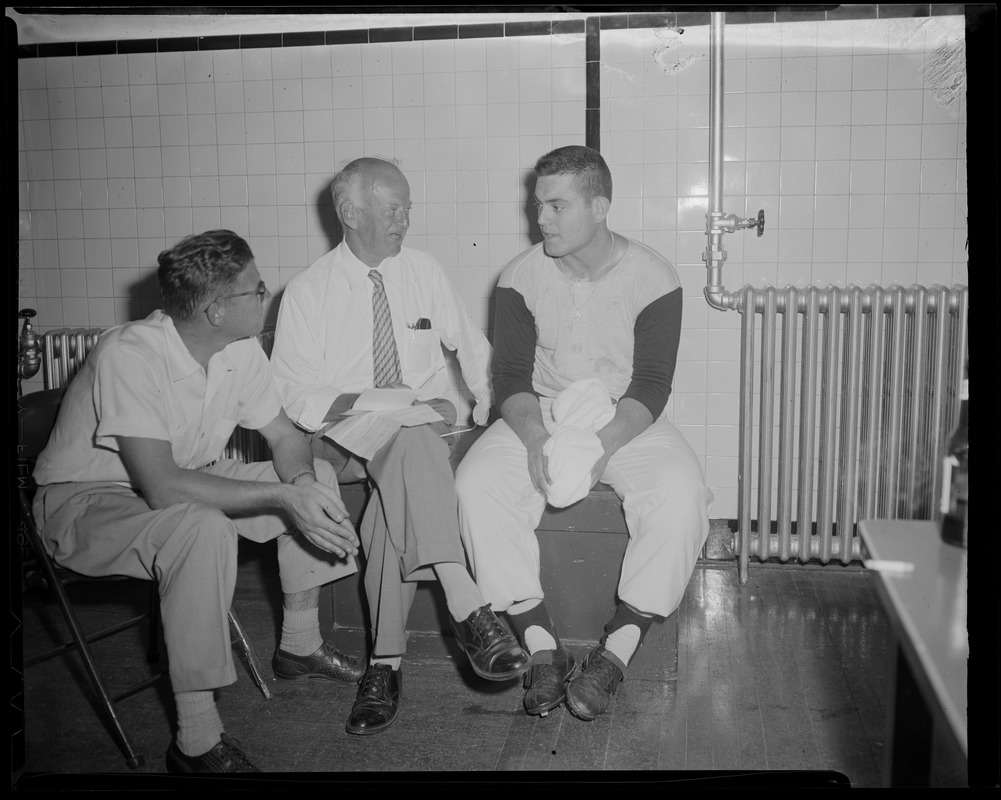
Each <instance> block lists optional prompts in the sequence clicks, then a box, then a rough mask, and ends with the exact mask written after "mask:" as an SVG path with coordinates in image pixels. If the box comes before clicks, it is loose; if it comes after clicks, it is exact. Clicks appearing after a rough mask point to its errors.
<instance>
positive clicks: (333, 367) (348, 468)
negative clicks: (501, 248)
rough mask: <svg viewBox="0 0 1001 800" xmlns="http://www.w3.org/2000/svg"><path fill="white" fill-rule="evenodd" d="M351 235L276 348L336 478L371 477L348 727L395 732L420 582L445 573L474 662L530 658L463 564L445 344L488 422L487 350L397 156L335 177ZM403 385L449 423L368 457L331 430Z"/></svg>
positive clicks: (299, 296)
mask: <svg viewBox="0 0 1001 800" xmlns="http://www.w3.org/2000/svg"><path fill="white" fill-rule="evenodd" d="M330 193H331V196H332V198H333V202H334V208H335V211H336V213H337V218H338V220H339V221H340V223H341V226H342V227H343V229H344V240H343V241H342V242H341V243H340V244H339V245H338V246H337V247H336V248H334V250H332V251H331V252H329V253H327V254H326V255H324V256H322V257H321V258H320V259H318V260H317V261H316V262H315V263H314V264H313V265H312V266H310V267H309V268H308V269H306V270H304V271H303V272H301V273H300V274H298V275H296V276H295V277H294V278H293V279H292V280H291V281H289V283H288V285H287V287H286V289H285V293H284V296H283V298H282V303H281V308H280V311H279V315H278V326H277V330H276V334H275V345H274V350H273V353H272V357H271V363H272V368H273V371H274V374H275V378H276V383H277V385H278V387H279V391H280V392H281V393H282V395H283V398H284V401H285V408H286V409H287V412H288V414H289V416H290V417H291V418H292V420H293V421H294V422H295V423H296V424H297V425H298V426H299V427H300V428H302V429H303V430H305V431H307V432H308V435H309V437H310V441H311V443H312V447H313V453H314V455H316V456H317V457H319V458H324V459H326V460H327V461H329V462H330V463H331V464H332V465H333V466H334V468H335V470H336V471H337V475H338V480H339V481H340V482H341V483H348V482H353V481H358V480H366V479H367V480H368V481H369V482H370V485H371V487H372V496H371V498H370V500H369V502H368V504H367V505H366V509H365V512H364V515H363V517H362V521H361V525H360V528H359V537H360V539H361V543H362V547H363V549H364V552H365V556H366V561H367V565H366V569H365V578H364V585H365V593H366V597H367V600H368V607H369V610H370V613H371V615H372V620H371V622H372V628H373V632H374V643H373V648H372V654H371V658H370V664H369V667H368V670H367V671H366V673H365V676H364V677H363V678H362V681H361V684H360V687H359V691H358V696H357V698H356V700H355V703H354V706H353V708H352V711H351V714H350V716H349V718H348V722H347V726H346V727H347V731H348V732H349V733H354V734H371V733H377V732H379V731H381V730H384V729H386V728H387V727H388V726H389V725H391V724H392V723H393V722H394V721H395V720H396V718H397V715H398V713H399V703H400V694H401V688H402V670H401V668H400V664H401V659H402V656H403V654H404V652H405V650H406V622H407V615H408V613H409V611H410V606H411V604H412V602H413V598H414V594H415V591H416V582H417V581H421V580H438V581H439V582H440V583H441V586H442V589H443V590H444V593H445V599H446V602H447V604H448V610H449V613H450V615H451V617H452V626H453V629H454V630H455V632H456V635H457V637H458V639H459V641H460V643H461V644H462V645H463V647H464V649H465V652H466V654H467V655H468V656H469V659H470V662H471V664H472V666H473V669H474V671H475V672H476V673H477V674H478V675H480V676H481V677H483V678H487V679H489V680H511V679H514V678H517V677H519V676H520V675H522V674H524V672H525V671H526V670H527V669H528V666H529V662H528V655H527V654H526V653H525V652H524V651H523V650H522V649H521V647H520V646H519V645H518V643H517V641H516V640H515V639H514V637H513V636H511V634H510V633H508V631H507V630H506V629H505V628H504V627H503V626H502V625H501V623H500V622H499V620H498V619H497V617H496V616H495V615H494V613H493V611H491V610H490V607H489V606H488V605H487V604H486V603H485V602H484V600H483V596H482V594H481V593H480V591H479V589H478V588H477V586H476V584H475V582H474V581H473V579H472V578H471V577H470V574H469V572H468V570H467V568H466V557H465V552H464V550H463V548H462V543H461V539H460V536H459V529H458V515H457V500H456V496H455V486H454V481H453V476H452V469H451V466H450V464H449V445H448V444H446V441H445V439H443V438H442V437H441V434H442V433H444V432H446V431H447V429H448V427H449V426H450V425H451V424H452V423H454V421H455V419H456V412H455V407H454V406H453V405H452V403H450V402H449V401H448V400H446V399H444V398H443V395H444V394H445V393H446V392H447V390H448V389H449V380H448V367H447V364H446V361H445V358H444V354H443V353H442V345H444V346H445V347H447V348H448V349H449V350H453V351H455V352H456V353H457V356H458V361H459V364H460V367H461V370H462V376H463V379H464V380H465V382H466V385H467V386H468V388H469V390H470V391H471V392H472V394H473V396H474V398H475V407H474V409H473V418H474V421H475V422H476V423H477V424H485V423H486V420H487V416H488V413H489V409H490V404H491V385H490V373H489V369H490V358H491V348H490V344H489V343H488V342H487V340H486V337H485V336H484V335H483V334H482V332H481V331H480V330H478V329H477V328H475V327H474V326H473V325H472V323H471V321H470V319H469V315H468V314H467V313H466V310H465V308H464V307H463V303H462V300H461V298H460V297H459V295H458V293H457V292H456V290H455V287H454V286H453V285H452V283H451V282H450V281H449V279H448V277H447V276H446V274H445V271H444V269H443V268H442V266H441V265H440V264H439V263H438V262H437V261H436V260H435V259H434V258H433V257H432V256H431V255H429V254H427V253H423V252H421V251H418V250H412V249H409V248H404V247H403V240H404V237H405V236H406V233H407V229H408V227H409V225H410V206H411V202H410V186H409V184H408V182H407V179H406V178H405V177H404V175H403V173H402V172H401V171H400V170H399V169H398V168H397V167H396V166H395V165H394V164H393V163H391V162H389V161H386V160H383V159H379V158H360V159H357V160H355V161H352V162H351V163H350V164H348V165H347V166H346V167H345V168H344V169H343V170H341V172H339V173H338V174H337V175H336V176H335V177H334V179H333V182H332V183H331V187H330ZM399 386H407V387H409V388H410V389H412V390H413V391H414V392H415V394H416V397H417V400H418V401H419V402H426V403H428V404H429V405H431V407H432V408H434V409H435V411H437V412H438V413H439V414H441V416H442V417H443V419H444V422H440V423H434V424H424V425H417V426H414V427H404V428H401V429H400V430H399V431H398V432H397V433H396V434H395V435H394V436H393V438H392V439H391V440H390V441H389V442H388V443H387V444H385V445H384V446H383V447H382V448H381V449H379V450H378V451H377V452H376V453H375V454H374V455H373V456H372V457H371V458H368V459H365V458H362V457H360V456H358V455H357V454H355V453H352V452H350V451H349V450H346V449H345V448H343V447H341V446H339V445H337V444H335V443H334V442H333V441H331V440H330V439H329V438H327V437H325V436H323V433H324V432H325V431H326V430H327V429H328V428H329V427H330V426H331V425H333V424H335V423H336V422H338V421H340V420H341V419H342V417H343V415H344V412H346V411H347V410H348V409H350V408H352V406H353V405H354V403H355V401H356V400H357V398H358V396H359V394H360V393H361V392H363V391H364V390H366V389H369V388H373V387H376V388H378V387H399Z"/></svg>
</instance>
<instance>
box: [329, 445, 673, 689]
mask: <svg viewBox="0 0 1001 800" xmlns="http://www.w3.org/2000/svg"><path fill="white" fill-rule="evenodd" d="M484 430H485V428H477V429H475V430H473V431H469V432H464V433H460V434H457V435H456V437H455V438H456V442H455V444H454V446H453V448H452V469H453V470H454V469H455V468H456V467H457V466H458V464H459V462H460V461H461V460H462V457H463V456H464V455H465V454H466V452H467V451H468V450H469V448H470V446H472V444H473V442H474V441H476V439H477V438H478V437H479V436H480V434H481V433H482V432H483V431H484ZM341 496H342V497H343V499H344V503H345V505H346V506H347V508H348V511H349V512H350V513H351V517H352V520H353V521H354V522H355V524H356V525H357V523H358V521H359V520H360V518H361V513H362V510H363V509H364V507H365V503H366V502H367V500H368V492H367V488H366V485H365V484H364V483H354V484H347V485H343V486H341ZM536 533H537V535H538V537H539V553H540V557H541V561H542V576H541V577H542V586H543V589H544V590H545V592H546V604H547V605H548V607H549V610H550V613H551V614H552V617H553V620H554V621H555V622H556V624H557V626H558V628H559V632H560V636H561V637H562V638H563V639H565V640H566V641H567V642H568V643H572V644H581V645H583V644H593V643H594V642H597V641H598V639H599V638H600V637H601V634H602V628H603V626H604V624H605V622H607V621H608V619H609V618H610V617H611V616H612V614H613V613H614V611H615V603H616V587H617V586H618V580H619V569H620V567H621V564H622V556H623V554H624V553H625V548H626V542H627V541H628V538H627V537H628V532H627V531H626V522H625V517H624V516H623V513H622V503H621V502H620V501H619V498H618V496H617V495H616V494H615V492H614V491H613V490H612V488H611V487H609V486H606V485H605V484H603V483H599V484H598V485H597V486H595V488H594V489H592V490H591V492H590V494H589V495H588V496H587V497H586V498H585V499H584V500H581V501H580V502H579V503H575V504H574V505H572V506H570V507H568V508H563V509H554V508H551V507H547V508H546V511H545V513H544V514H543V516H542V521H541V522H540V523H539V527H538V528H537V529H536ZM359 564H360V566H362V567H363V558H359ZM328 592H329V599H328V603H329V605H327V604H326V603H325V604H324V605H326V606H327V607H326V608H323V607H321V611H322V612H323V614H324V616H326V615H327V614H329V619H330V624H331V626H332V627H334V628H348V629H359V628H361V629H364V628H366V627H367V626H368V615H367V608H366V602H365V596H364V590H363V588H362V584H361V573H360V572H359V573H356V574H355V575H352V576H350V577H348V578H345V579H343V580H340V581H337V582H336V583H334V584H332V585H331V586H330V587H329V588H328ZM677 618H678V615H677V612H675V613H674V614H672V615H671V616H670V617H668V618H667V619H666V620H663V621H658V622H655V623H654V625H653V626H651V628H650V631H649V632H648V633H647V636H646V639H645V640H644V645H643V647H642V648H641V649H640V651H639V653H638V654H637V656H636V658H635V660H634V661H633V663H632V664H631V665H630V674H631V675H632V676H633V677H637V678H648V679H653V680H671V679H674V678H675V677H677V669H678V625H677ZM407 630H408V631H409V633H410V637H411V640H412V641H413V640H414V638H415V637H420V638H424V637H441V636H442V634H443V633H447V635H448V636H449V637H451V628H450V626H449V623H448V610H447V608H446V606H445V599H444V595H443V594H442V592H441V589H440V587H439V586H438V585H437V584H436V583H433V582H427V583H422V584H421V585H420V587H419V588H418V590H417V596H416V598H415V600H414V605H413V607H412V609H411V612H410V619H409V621H408V625H407ZM425 644H426V642H425Z"/></svg>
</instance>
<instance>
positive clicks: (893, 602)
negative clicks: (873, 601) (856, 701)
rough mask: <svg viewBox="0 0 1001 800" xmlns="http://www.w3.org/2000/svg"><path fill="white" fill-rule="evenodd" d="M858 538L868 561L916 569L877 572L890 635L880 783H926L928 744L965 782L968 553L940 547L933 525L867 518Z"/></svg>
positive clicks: (929, 757) (929, 761)
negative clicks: (944, 753) (940, 749)
mask: <svg viewBox="0 0 1001 800" xmlns="http://www.w3.org/2000/svg"><path fill="white" fill-rule="evenodd" d="M859 534H860V536H861V537H862V542H863V544H864V547H865V552H866V554H867V558H869V559H877V560H883V561H895V562H903V563H907V564H913V565H914V570H913V571H912V572H894V571H885V570H883V571H879V572H877V588H878V591H879V594H880V598H881V600H882V602H883V605H884V607H885V609H886V612H887V614H888V616H889V620H890V628H891V631H892V635H893V641H892V643H891V644H892V647H891V651H890V652H891V654H892V655H891V662H892V664H891V673H890V674H891V680H892V681H893V686H892V691H891V693H890V700H889V709H888V711H889V714H888V736H887V741H886V744H885V747H886V751H885V752H886V759H885V770H884V779H885V782H886V784H887V785H889V786H927V785H929V776H930V772H931V771H932V769H933V768H934V767H936V766H938V764H936V763H933V752H932V743H933V739H934V740H935V741H937V742H944V743H945V746H946V749H947V750H948V751H951V752H949V753H948V755H949V756H951V757H952V760H953V761H955V762H956V763H958V764H959V765H960V767H959V772H961V777H959V779H960V780H961V781H962V782H964V783H965V781H966V780H967V779H968V778H967V766H966V765H967V758H968V747H967V663H968V660H969V655H970V647H969V639H968V637H967V625H966V586H967V584H966V575H967V564H966V560H967V554H966V551H965V550H963V549H961V548H959V547H954V546H952V545H948V544H945V543H944V542H943V541H942V539H941V537H940V535H939V529H938V525H937V524H936V523H934V522H919V521H914V520H893V521H890V520H865V521H863V522H860V523H859ZM935 756H936V757H938V756H941V753H936V754H935ZM953 776H954V779H955V777H956V776H958V773H957V772H955V771H954V772H953Z"/></svg>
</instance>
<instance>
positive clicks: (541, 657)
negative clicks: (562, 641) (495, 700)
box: [524, 647, 577, 717]
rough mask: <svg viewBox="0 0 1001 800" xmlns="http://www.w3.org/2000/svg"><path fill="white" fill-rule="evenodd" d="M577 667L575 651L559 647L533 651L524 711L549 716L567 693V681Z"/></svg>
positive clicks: (527, 677) (527, 679) (526, 679)
mask: <svg viewBox="0 0 1001 800" xmlns="http://www.w3.org/2000/svg"><path fill="white" fill-rule="evenodd" d="M576 669H577V664H576V661H575V660H574V657H573V653H571V652H569V651H567V650H564V649H563V647H559V648H558V649H556V650H540V651H539V652H538V653H535V654H533V655H532V668H531V669H530V670H529V672H528V674H527V675H525V701H524V702H525V711H527V712H528V713H529V714H538V715H539V716H543V717H544V716H546V714H548V713H549V712H550V711H552V710H553V709H554V708H556V706H558V705H559V704H560V703H562V702H563V701H564V700H565V699H566V696H567V681H569V680H570V679H571V678H572V677H573V675H574V672H575V671H576Z"/></svg>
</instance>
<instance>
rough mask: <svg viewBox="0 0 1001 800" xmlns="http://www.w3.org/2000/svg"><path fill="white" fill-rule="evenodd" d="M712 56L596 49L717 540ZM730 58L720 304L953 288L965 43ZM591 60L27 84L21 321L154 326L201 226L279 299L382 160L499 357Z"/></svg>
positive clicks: (938, 35)
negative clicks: (497, 299)
mask: <svg viewBox="0 0 1001 800" xmlns="http://www.w3.org/2000/svg"><path fill="white" fill-rule="evenodd" d="M708 33H709V29H708V26H694V27H688V28H686V30H685V32H684V34H683V35H679V34H677V33H676V32H673V31H669V30H665V29H660V30H653V29H625V30H614V31H604V32H602V34H601V60H602V69H601V107H602V111H601V149H602V151H603V153H604V154H605V157H606V159H607V160H608V162H609V165H610V166H611V168H612V172H613V176H614V179H615V190H614V194H615V197H614V201H613V210H612V215H611V222H612V226H613V227H614V228H615V229H616V230H618V231H621V232H622V233H625V234H628V235H632V236H635V237H637V238H639V239H642V240H643V241H645V242H647V243H648V244H650V245H652V246H654V247H656V248H658V249H659V250H661V251H662V252H663V253H664V254H665V255H666V256H667V257H668V259H670V260H671V261H672V262H673V263H674V264H675V265H676V267H677V269H678V272H679V274H680V276H681V278H682V281H683V283H684V287H685V293H686V303H685V324H684V334H683V341H682V345H681V352H680V356H679V364H678V370H677V373H676V376H675V386H674V395H673V397H672V400H671V412H672V414H673V418H674V420H675V422H676V424H678V425H679V426H680V427H681V428H682V430H683V431H684V432H685V435H686V437H687V438H688V440H689V442H690V443H691V444H692V446H693V448H694V449H695V451H696V452H697V453H698V455H699V456H700V457H701V458H702V460H703V464H704V466H705V469H706V473H707V477H708V479H709V483H710V484H711V485H712V487H713V490H714V492H715V493H716V497H717V502H716V505H715V507H714V509H713V516H714V517H723V518H726V517H734V516H736V485H737V471H736V454H737V435H736V433H737V431H736V426H737V396H736V392H737V358H738V349H739V347H738V346H739V330H738V326H739V317H738V315H737V313H736V312H719V311H715V310H713V309H711V308H710V307H709V306H708V305H707V304H706V302H705V300H704V299H703V295H702V286H703V285H704V284H705V268H704V264H703V262H702V261H701V253H702V251H703V250H704V248H705V245H706V237H705V216H704V215H705V213H706V208H707V183H708V159H709V99H708V92H709V60H708V56H709V47H708V45H709V35H708ZM725 35H726V39H725V42H726V43H725V54H726V65H725V82H726V97H725V124H726V130H725V136H724V149H725V158H726V164H725V175H724V179H725V181H724V194H725V202H724V205H725V208H724V210H725V211H726V212H728V213H737V214H739V215H740V216H742V217H745V216H753V215H755V214H757V211H758V209H762V208H763V209H764V210H765V214H766V220H767V227H766V232H765V235H764V236H762V237H760V238H758V237H757V236H755V234H754V233H753V232H749V231H740V232H738V233H735V234H729V235H727V236H726V237H725V238H724V247H725V248H726V250H727V252H728V259H727V261H726V265H725V269H724V273H723V279H724V283H725V284H726V286H727V288H729V289H732V290H735V289H737V288H739V287H740V286H741V285H743V284H745V283H752V284H762V285H764V284H777V285H786V284H795V285H809V284H811V283H815V284H824V285H826V284H829V283H836V284H841V285H844V284H847V283H858V284H862V285H868V284H871V283H882V284H890V283H905V284H910V283H915V282H920V283H923V284H926V285H931V284H934V283H945V284H952V283H954V282H958V283H965V282H966V255H965V250H964V244H965V240H966V206H967V199H966V161H965V152H966V149H965V135H966V129H965V97H963V96H962V95H961V94H959V96H958V97H957V98H956V99H955V101H954V102H953V103H952V104H951V105H946V104H945V103H944V100H948V99H949V97H948V96H944V97H936V91H935V90H936V88H937V87H935V86H932V85H930V84H929V79H928V75H930V74H931V71H930V70H929V69H928V65H929V64H930V63H931V62H935V61H936V59H941V58H942V57H943V54H944V53H947V52H949V51H948V48H949V47H950V46H953V47H954V45H955V42H956V41H958V42H959V43H960V44H961V42H962V36H963V21H962V18H960V17H934V18H914V19H899V20H865V21H846V22H820V23H818V22H796V23H777V24H768V25H727V26H726V29H725ZM584 44H585V40H584V34H572V35H560V36H552V37H546V36H526V37H518V38H492V39H461V40H436V41H424V42H420V41H418V42H399V43H391V44H364V45H361V44H350V45H336V46H332V47H302V48H295V47H286V48H278V49H246V50H231V51H213V52H186V53H156V54H130V55H104V56H85V57H64V58H38V59H22V60H21V61H19V63H18V80H19V88H20V92H19V105H18V115H19V120H20V126H19V141H18V159H19V164H18V166H19V172H18V180H19V198H20V204H19V211H20V240H21V241H20V248H19V258H20V263H19V292H20V306H21V307H24V306H31V307H33V308H35V309H37V311H38V318H37V320H36V322H37V323H38V326H39V328H40V329H41V330H48V329H51V328H57V327H62V326H107V325H111V324H115V323H120V322H126V321H128V320H132V319H136V318H139V317H141V316H144V315H145V314H147V313H149V311H151V310H152V309H153V308H155V307H157V305H158V301H157V291H156V283H155V275H154V273H155V268H156V255H157V253H159V252H160V250H162V249H164V248H165V247H167V246H169V245H170V244H172V243H173V242H175V241H176V240H178V239H180V238H181V237H183V236H185V235H187V234H189V233H192V232H196V231H202V230H206V229H209V228H214V227H228V228H232V229H234V230H236V231H237V232H239V233H241V234H244V235H245V236H246V237H247V239H248V241H249V242H250V244H251V247H252V248H253V250H254V252H255V255H256V256H257V263H258V265H259V267H260V269H261V273H262V276H263V277H264V279H265V280H266V281H267V282H268V284H269V286H271V287H273V289H281V287H282V286H284V284H285V283H286V282H287V281H288V279H289V278H290V277H291V276H292V275H294V274H295V273H296V272H298V271H299V270H301V269H302V268H303V267H305V266H307V265H308V264H309V263H310V262H311V261H312V260H314V259H315V258H316V257H318V256H319V255H320V254H322V253H323V252H325V251H326V250H328V249H329V248H330V247H331V246H332V244H333V243H334V241H333V240H332V238H331V236H332V233H333V230H334V228H333V224H332V223H333V214H332V209H331V207H330V205H329V200H328V197H327V194H326V188H327V185H328V184H329V180H330V177H331V175H332V174H333V172H335V171H336V170H337V168H338V167H339V166H341V165H343V164H344V163H346V162H347V161H349V160H351V159H353V158H355V157H357V156H360V155H382V156H390V157H394V158H396V159H398V160H399V162H400V165H401V167H402V169H403V170H404V172H405V173H406V174H407V176H408V178H409V180H410V184H411V190H412V195H413V199H414V201H415V206H414V213H413V215H412V227H411V230H410V233H409V235H408V240H407V241H408V244H409V245H410V246H413V247H417V248H422V249H427V250H429V251H431V252H432V253H434V254H435V255H436V256H437V257H438V259H439V260H440V261H441V262H442V263H443V264H444V265H445V266H446V267H447V268H448V270H449V272H450V274H451V275H452V277H453V278H454V280H455V282H456V284H457V286H458V288H459V291H460V293H461V294H462V296H463V297H464V298H465V300H466V302H467V305H468V309H469V313H470V314H471V316H472V318H473V319H474V320H475V321H476V322H477V324H479V325H480V326H481V327H482V328H483V329H484V331H487V330H488V324H489V307H488V298H489V296H490V294H491V291H492V288H493V284H494V282H495V280H496V277H497V274H498V272H499V270H500V269H501V268H502V267H503V265H504V264H505V263H506V262H507V260H508V259H510V258H511V257H512V256H513V255H515V254H516V253H517V252H519V251H520V250H521V249H523V248H524V247H525V246H527V245H528V244H529V231H530V220H529V218H528V216H527V215H526V200H527V189H526V186H527V184H526V179H527V178H528V177H529V175H530V173H531V169H532V166H533V164H534V162H535V160H536V158H537V157H538V156H539V155H541V154H542V153H544V152H546V151H548V150H550V149H552V148H554V147H558V146H560V145H564V144H584V143H585V135H584V132H585V128H584V119H585V113H584V110H585V69H584V62H585V46H584ZM276 294H277V292H276ZM275 311H276V309H274V308H273V309H272V319H273V317H274V312H275ZM33 381H34V382H36V383H39V381H38V379H37V378H36V379H33ZM31 388H32V382H28V384H26V391H30V390H31ZM34 388H40V383H39V385H38V386H35V387H34Z"/></svg>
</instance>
